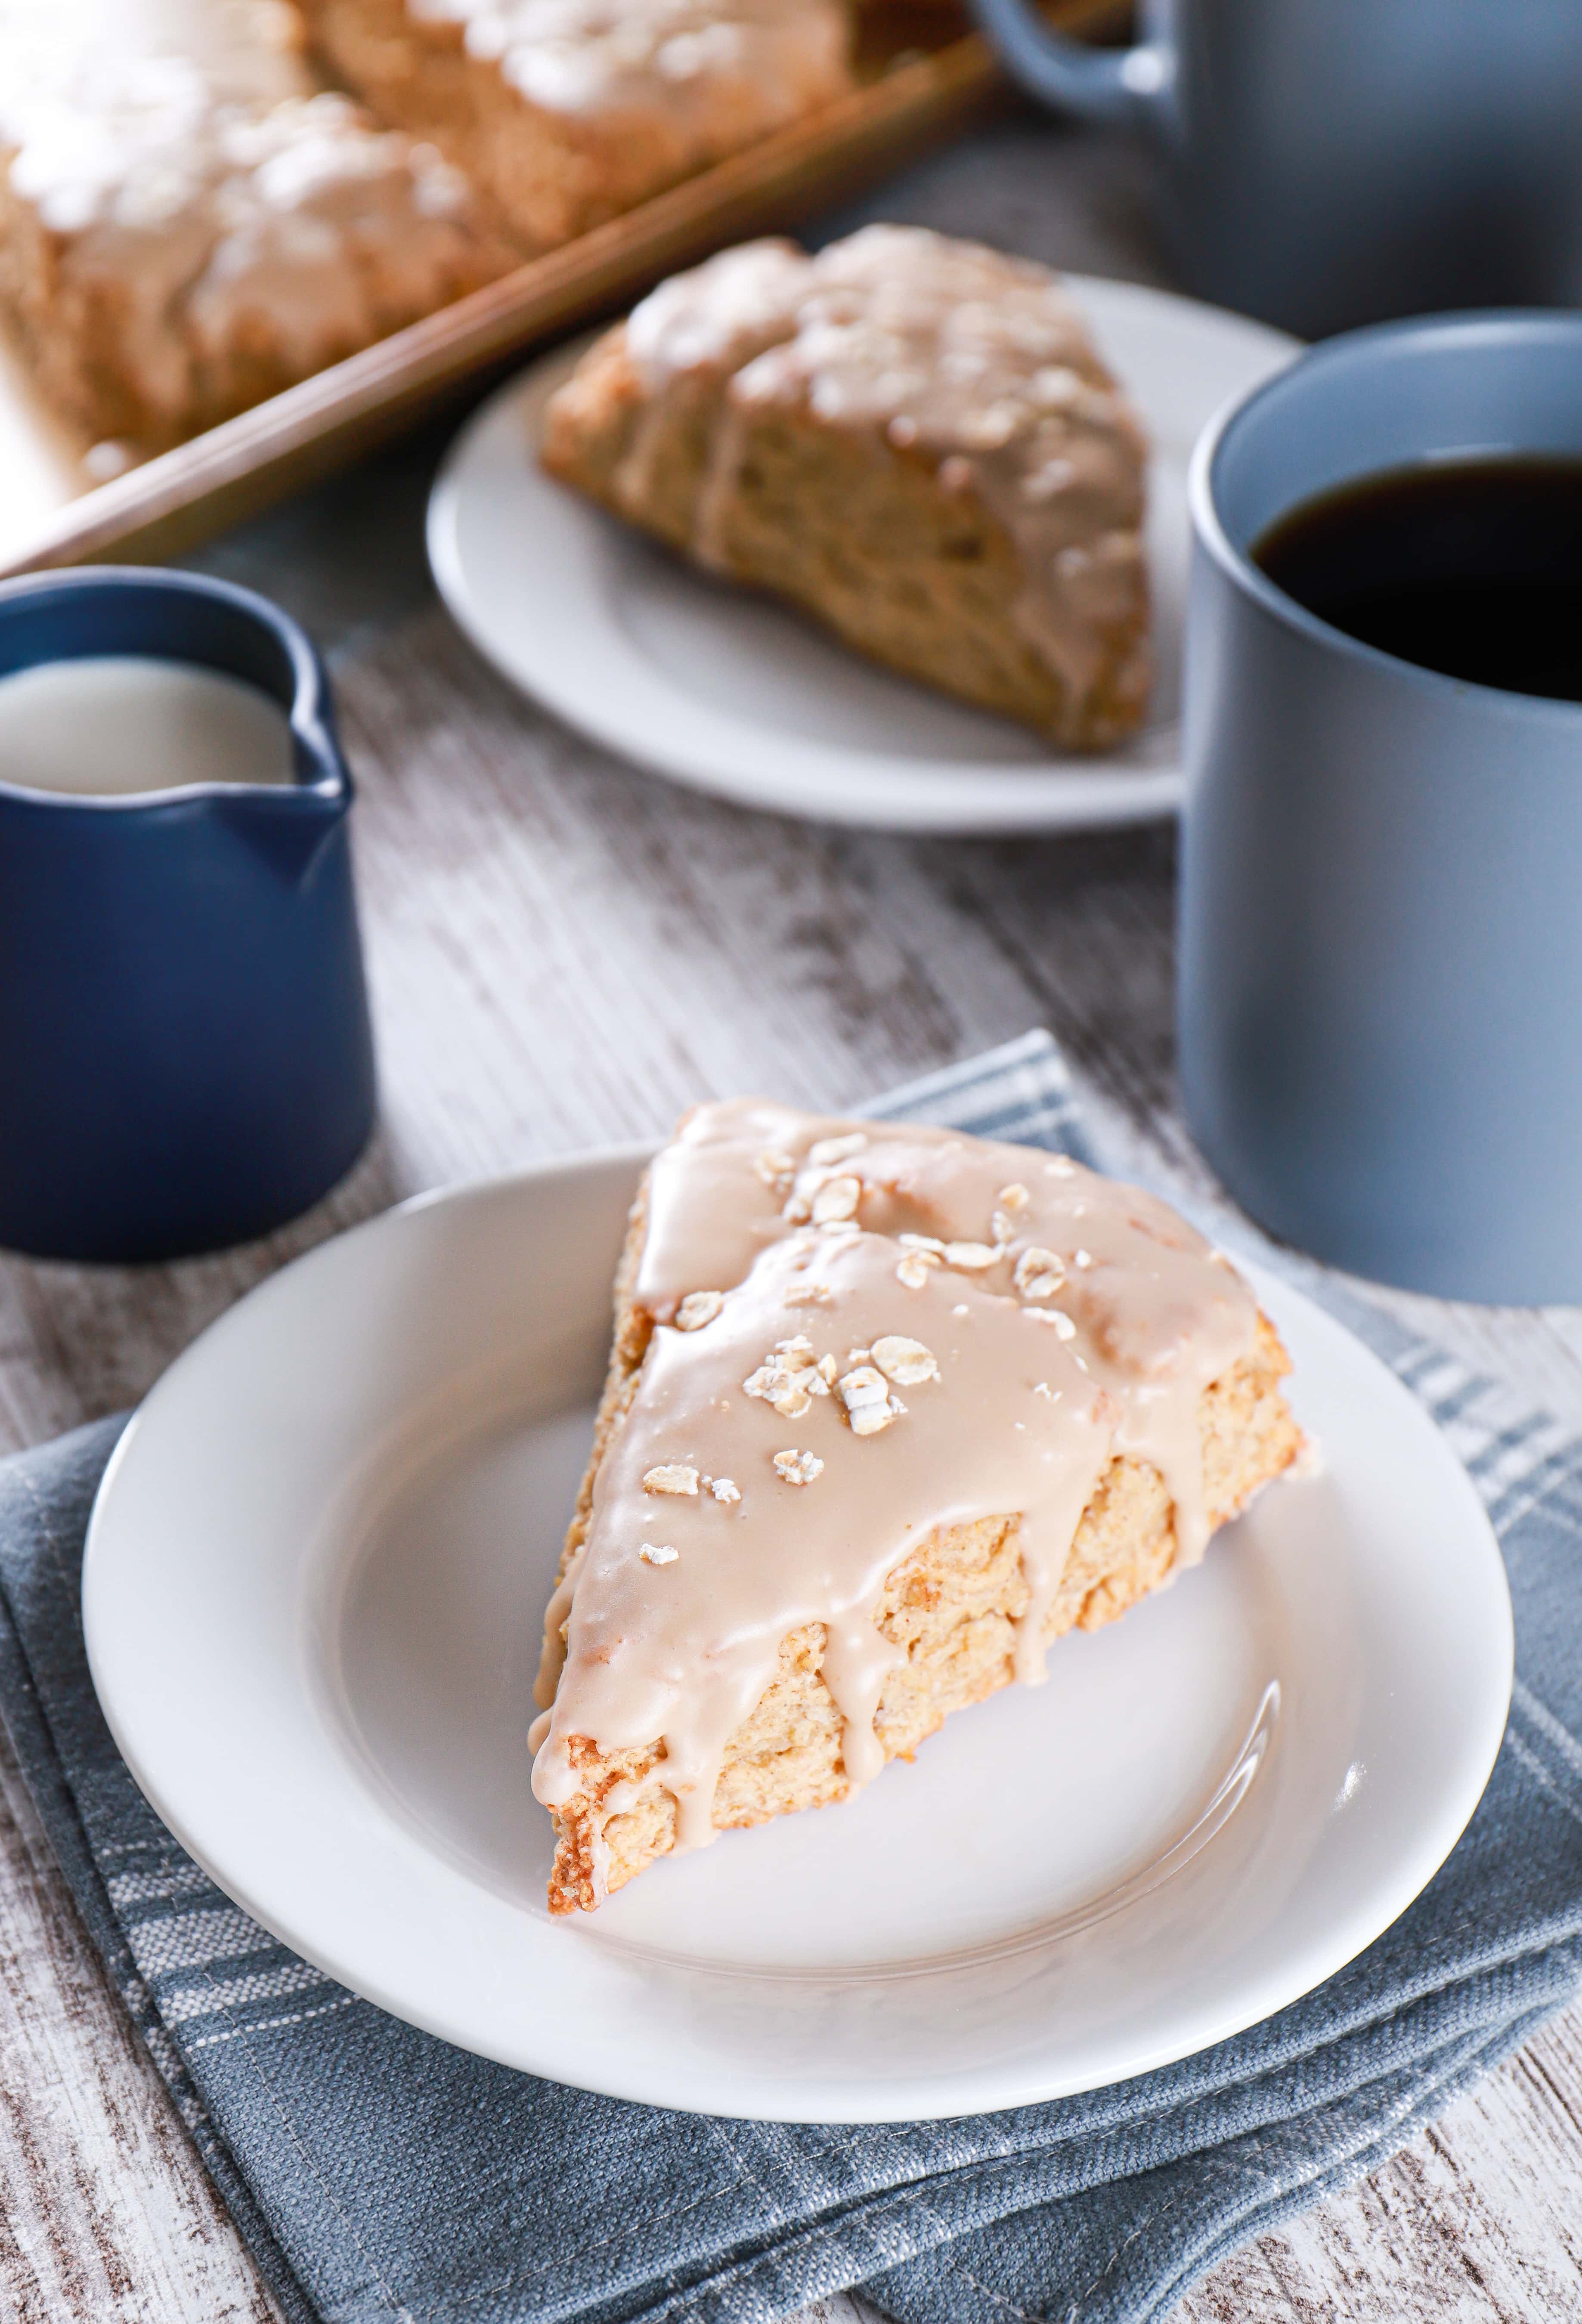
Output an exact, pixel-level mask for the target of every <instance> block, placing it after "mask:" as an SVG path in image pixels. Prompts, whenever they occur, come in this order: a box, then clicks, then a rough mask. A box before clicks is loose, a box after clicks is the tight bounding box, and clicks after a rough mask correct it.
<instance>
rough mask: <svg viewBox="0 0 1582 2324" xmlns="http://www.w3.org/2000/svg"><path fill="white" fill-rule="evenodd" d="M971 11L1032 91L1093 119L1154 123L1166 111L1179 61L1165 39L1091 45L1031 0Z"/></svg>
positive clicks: (987, 2) (988, 2) (977, 3)
mask: <svg viewBox="0 0 1582 2324" xmlns="http://www.w3.org/2000/svg"><path fill="white" fill-rule="evenodd" d="M972 13H973V14H974V15H975V16H976V19H977V22H978V25H979V28H980V30H981V31H982V32H985V34H986V35H987V37H988V39H989V41H990V42H991V43H992V44H993V46H994V47H995V50H996V51H998V54H999V56H1000V59H1001V61H1002V62H1003V63H1004V65H1005V67H1006V69H1008V70H1009V72H1010V73H1011V75H1012V77H1013V78H1014V79H1015V80H1018V81H1020V83H1021V84H1022V88H1024V89H1026V90H1027V92H1028V94H1029V95H1030V96H1032V97H1041V99H1042V100H1043V102H1044V104H1045V105H1052V106H1057V107H1059V110H1060V111H1061V112H1063V113H1076V114H1079V115H1081V116H1082V117H1083V119H1084V120H1087V121H1121V122H1131V123H1135V122H1139V121H1147V120H1150V119H1152V118H1154V117H1156V116H1158V115H1161V114H1162V113H1163V111H1164V109H1165V106H1166V104H1167V102H1168V98H1169V93H1170V83H1171V80H1172V78H1173V77H1174V64H1175V60H1174V57H1173V55H1172V53H1171V51H1170V49H1169V48H1167V47H1165V46H1164V45H1163V44H1162V43H1161V42H1155V41H1144V42H1140V43H1139V44H1138V45H1137V46H1136V47H1135V48H1131V49H1090V48H1089V47H1088V46H1087V43H1086V42H1082V41H1073V40H1069V39H1068V38H1067V36H1066V34H1065V33H1064V32H1055V31H1054V30H1053V29H1052V27H1051V26H1050V25H1049V24H1047V23H1045V22H1044V20H1043V18H1042V16H1041V14H1039V12H1038V10H1037V9H1036V8H1035V7H1033V6H1032V5H1031V0H972Z"/></svg>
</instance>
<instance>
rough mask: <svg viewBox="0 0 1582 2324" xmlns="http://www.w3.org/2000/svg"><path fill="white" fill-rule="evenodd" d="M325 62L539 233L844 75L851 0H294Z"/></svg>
mask: <svg viewBox="0 0 1582 2324" xmlns="http://www.w3.org/2000/svg"><path fill="white" fill-rule="evenodd" d="M305 5H306V7H307V10H308V14H309V18H310V23H311V24H312V27H313V31H314V37H315V39H316V40H317V42H318V44H319V49H320V51H321V52H322V54H323V55H324V57H325V58H326V60H327V61H328V64H329V66H330V68H331V69H332V71H333V73H334V75H335V78H337V79H338V80H342V81H344V82H345V83H346V85H347V88H351V89H354V90H355V91H356V94H357V95H358V96H359V97H363V98H364V99H365V102H366V103H367V104H369V105H371V106H373V107H374V109H375V112H377V113H379V114H380V115H382V116H383V117H384V119H385V120H387V121H390V122H393V123H394V124H397V125H399V126H400V127H402V128H404V129H408V130H411V131H412V132H413V133H414V134H416V135H418V136H421V137H428V138H431V139H432V140H433V142H434V143H435V144H436V145H438V146H439V148H440V149H441V150H442V151H443V152H446V153H447V154H449V157H450V159H451V160H452V161H455V162H456V163H458V166H460V167H461V168H463V169H465V170H466V171H467V174H468V176H469V177H470V178H471V179H472V180H474V181H475V183H476V184H478V185H480V186H482V187H483V188H484V189H486V191H487V193H488V194H489V195H490V197H491V198H493V199H494V200H495V202H496V203H497V204H498V206H499V209H500V212H501V215H502V216H503V217H504V218H505V219H506V221H507V222H508V223H509V225H510V227H511V229H512V232H513V234H514V235H517V236H518V237H519V238H520V240H521V241H522V242H523V244H524V245H525V246H526V247H527V248H529V249H531V250H550V249H553V248H555V247H556V246H557V245H558V244H560V243H563V242H567V241H569V239H570V238H571V237H572V236H573V235H579V234H585V233H586V232H587V229H588V228H589V227H590V226H598V225H600V224H601V223H602V222H603V221H604V220H605V219H606V218H611V217H617V216H618V215H619V214H620V213H621V212H622V211H624V210H629V209H631V208H634V206H635V205H636V204H637V203H639V202H643V201H646V200H647V199H648V198H649V197H650V196H651V195H652V194H657V193H660V192H661V191H662V190H663V189H664V188H665V187H667V186H671V185H675V184H676V183H678V182H679V180H681V179H683V178H688V177H691V176H692V175H694V174H695V172H697V171H699V170H704V169H707V168H708V166H709V165H710V164H711V163H712V162H715V161H723V160H724V159H725V157H726V155H727V154H729V153H735V152H738V151H740V149H741V148H742V147H744V146H746V145H751V144H754V143H757V141H758V140H759V139H761V138H763V137H766V136H768V135H769V134H770V133H771V131H772V130H776V129H781V128H783V127H785V126H786V125H787V124H789V123H791V122H793V121H797V120H800V118H801V117H802V115H805V114H809V113H813V112H816V111H818V110H819V108H820V107H821V106H826V105H828V104H830V103H831V102H832V101H833V100H834V99H835V98H837V97H844V96H845V95H847V92H848V91H849V90H850V89H851V88H852V87H853V81H852V77H851V68H850V64H849V60H848V49H849V39H850V34H849V26H848V23H847V13H846V7H845V0H305Z"/></svg>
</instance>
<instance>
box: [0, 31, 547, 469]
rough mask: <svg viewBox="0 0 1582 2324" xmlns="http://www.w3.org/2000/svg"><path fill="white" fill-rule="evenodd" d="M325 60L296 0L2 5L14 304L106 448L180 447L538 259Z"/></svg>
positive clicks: (31, 348) (7, 299) (74, 413)
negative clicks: (340, 91) (489, 221)
mask: <svg viewBox="0 0 1582 2324" xmlns="http://www.w3.org/2000/svg"><path fill="white" fill-rule="evenodd" d="M302 48H303V35H302V27H301V19H300V18H299V17H298V16H297V14H296V12H295V10H294V9H292V8H290V7H288V6H285V5H281V0H0V304H3V305H4V307H5V309H7V310H8V311H9V314H10V316H11V317H12V318H13V320H14V325H15V327H17V330H18V332H19V334H20V337H21V338H22V340H23V346H25V348H26V351H27V353H28V355H29V358H30V360H31V363H32V367H33V368H34V370H35V371H36V373H37V374H38V377H39V379H40V382H41V383H42V386H43V388H44V391H45V392H46V393H47V394H48V396H49V397H50V399H51V401H52V402H53V403H54V404H55V405H56V407H57V408H58V409H59V410H61V411H62V412H64V413H65V414H67V415H68V416H69V418H70V419H72V420H75V421H76V422H77V423H78V424H79V426H80V427H82V428H83V429H85V430H86V431H87V432H88V435H89V436H90V438H97V439H101V440H105V441H107V442H110V443H116V444H123V445H125V447H128V449H129V450H132V451H135V452H137V453H143V452H146V451H150V450H155V449H160V448H162V447H166V446H168V445H171V444H174V443H177V442H179V441H180V439H181V438H184V437H187V436H190V435H192V434H195V433H196V432H197V431H198V430H199V429H203V428H207V427H210V426H212V425H213V424H214V423H215V422H216V421H217V420H223V419H227V418H228V417H229V416H230V415H231V414H232V413H234V412H236V411H240V410H244V409H245V407H246V406H248V405H249V404H252V403H255V402H257V401H260V400H261V399H262V398H263V397H264V396H266V395H271V394H273V393H274V392H276V391H277V390H278V389H280V388H282V387H286V386H290V385H291V384H292V383H294V382H296V381H298V380H301V379H304V378H306V377H308V376H309V375H310V374H311V373H313V372H316V371H319V370H321V369H322V368H323V367H324V366H325V365H326V364H331V363H335V362H337V361H338V360H339V358H340V357H342V356H343V355H351V354H354V353H355V352H356V350H357V349H359V348H361V347H365V346H368V345H369V344H370V343H371V342H372V341H374V340H375V339H378V338H382V337H384V336H385V335H386V334H387V333H388V332H391V331H393V330H398V329H400V328H401V327H402V325H403V324H406V323H410V322H412V321H415V320H416V319H417V318H419V317H420V316H422V315H427V314H430V313H431V312H432V311H433V310H434V309H436V308H438V307H440V306H443V305H445V304H446V303H447V302H448V301H449V300H452V299H455V298H458V297H459V296H460V295H461V294H462V293H463V292H465V291H470V290H473V289H475V288H476V286H477V285H478V284H479V283H481V282H485V281H488V280H490V279H491V278H492V277H493V276H495V275H496V274H499V273H501V272H504V271H505V269H506V268H507V267H509V266H510V265H512V264H513V263H516V254H514V253H513V251H512V250H511V248H510V247H509V246H508V244H506V243H505V242H504V239H503V238H502V237H500V236H499V235H495V234H493V233H491V232H490V231H489V230H488V228H487V227H486V224H485V223H484V222H483V220H482V219H481V218H480V217H479V215H478V212H477V205H476V201H475V199H474V198H473V196H472V194H471V192H470V190H469V189H468V187H467V184H466V182H465V181H464V180H463V179H462V178H461V176H460V174H459V173H458V171H456V170H454V169H452V168H451V167H450V165H449V163H448V162H446V161H444V160H443V159H442V158H441V156H440V155H439V153H438V152H435V150H434V149H433V148H432V147H431V146H422V145H415V144H414V143H412V140H411V139H410V138H408V137H406V136H404V135H402V134H399V133H393V132H390V131H386V130H383V129H380V128H378V127H376V126H375V124H374V123H373V122H372V121H371V120H370V119H369V117H368V115H366V114H365V113H364V112H362V110H361V109H360V108H359V107H358V106H356V105H354V104H353V103H352V101H351V100H350V99H349V98H348V97H340V96H336V95H333V94H329V93H325V92H322V91H320V90H319V88H317V86H316V83H315V81H314V79H313V78H312V76H311V75H310V72H309V70H308V69H307V66H306V64H305V63H304V61H303V56H302Z"/></svg>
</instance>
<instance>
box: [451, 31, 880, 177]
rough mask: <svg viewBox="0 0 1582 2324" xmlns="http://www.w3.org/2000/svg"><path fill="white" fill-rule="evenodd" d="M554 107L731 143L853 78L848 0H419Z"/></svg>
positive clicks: (528, 93)
mask: <svg viewBox="0 0 1582 2324" xmlns="http://www.w3.org/2000/svg"><path fill="white" fill-rule="evenodd" d="M407 6H408V14H410V15H411V16H412V18H413V20H414V21H415V22H416V23H440V24H458V25H459V26H460V27H461V28H462V40H463V43H464V45H465V47H466V49H467V54H468V55H469V56H471V57H475V58H478V59H485V60H489V61H490V62H492V63H494V64H495V66H496V67H497V69H498V70H499V72H500V74H501V77H502V78H504V81H505V82H506V83H507V84H508V86H510V87H511V88H514V89H516V90H517V91H518V93H519V94H520V95H521V96H523V97H525V98H527V100H528V101H529V103H531V104H532V105H535V106H540V107H541V109H542V110H544V111H546V112H549V113H556V114H561V115H567V116H569V117H573V118H575V117H581V118H583V119H587V120H595V119H599V118H601V117H603V118H604V119H606V120H608V119H610V118H613V117H615V116H618V115H622V114H631V115H634V117H635V118H636V119H638V120H639V121H640V122H641V123H642V124H643V133H644V134H646V135H648V136H651V137H652V135H653V134H656V131H657V132H658V133H659V134H668V135H669V136H670V137H671V139H672V140H673V141H675V142H676V143H678V145H679V147H680V148H681V149H683V150H684V151H687V152H693V151H696V152H709V151H712V150H714V149H716V148H718V149H719V150H721V151H724V150H726V148H728V147H730V146H734V145H736V144H739V143H745V141H746V140H747V139H748V138H751V137H753V136H754V135H756V136H763V135H764V134H767V132H768V131H769V130H771V129H772V128H775V127H778V126H779V125H780V124H781V123H782V122H787V121H792V120H795V119H797V118H798V117H799V116H800V115H801V114H803V113H806V112H808V111H809V110H810V108H811V107H812V106H815V105H818V104H821V103H826V102H828V100H829V99H830V98H831V97H837V96H839V95H841V94H842V93H843V92H844V90H845V89H846V88H847V87H848V85H849V79H848V74H847V41H848V37H849V36H848V29H847V18H846V14H845V12H844V10H843V9H842V8H841V7H840V6H839V5H837V0H407Z"/></svg>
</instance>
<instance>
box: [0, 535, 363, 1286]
mask: <svg viewBox="0 0 1582 2324" xmlns="http://www.w3.org/2000/svg"><path fill="white" fill-rule="evenodd" d="M103 655H114V656H123V655H136V656H149V657H153V658H155V659H161V660H165V661H179V662H184V663H188V664H197V665H199V667H200V668H203V669H209V670H214V671H217V672H219V673H222V674H224V675H226V676H229V677H233V678H240V679H243V680H245V681H246V682H248V683H249V684H250V685H251V686H253V687H259V688H261V689H262V690H263V692H264V694H265V695H267V696H271V697H272V698H273V701H274V702H275V703H277V704H278V705H280V707H281V709H282V711H283V712H284V713H285V715H286V717H287V719H288V720H289V728H290V741H291V759H292V771H293V774H294V779H292V780H290V781H286V782H276V783H270V784H253V783H248V782H242V783H238V782H236V781H235V780H227V779H225V775H226V770H223V769H221V768H216V770H215V778H216V779H214V780H213V781H208V780H199V781H196V782H194V781H191V780H190V779H184V780H183V781H182V783H181V785H180V787H179V788H169V789H156V790H142V791H138V792H136V793H134V794H131V795H128V796H125V797H108V796H93V797H74V796H61V795H60V794H58V793H55V792H46V791H43V790H39V789H32V788H19V787H17V786H14V785H12V784H8V783H7V782H5V781H4V780H0V1091H4V1093H5V1100H4V1105H3V1107H0V1244H7V1245H9V1246H11V1247H12V1248H13V1249H15V1250H24V1251H29V1252H32V1253H34V1254H37V1255H41V1256H47V1257H51V1258H60V1259H117V1260H132V1259H169V1258H172V1257H175V1256H178V1255H180V1254H181V1253H185V1252H190V1251H199V1250H214V1249H217V1248H219V1247H221V1246H223V1245H225V1244H227V1243H235V1242H239V1241H242V1240H245V1239H247V1238H249V1237H251V1236H254V1235H259V1234H263V1233H264V1232H266V1231H268V1230H269V1229H271V1228H273V1227H275V1226H278V1225H280V1224H281V1223H282V1222H283V1221H284V1220H286V1219H289V1218H291V1216H293V1215H294V1214H295V1213H297V1212H299V1211H301V1210H304V1209H306V1208H307V1206H308V1205H309V1204H310V1203H313V1202H315V1201H317V1199H318V1198H319V1195H321V1194H324V1193H326V1192H327V1191H328V1188H329V1187H330V1186H331V1185H333V1184H334V1183H335V1181H336V1180H337V1179H338V1178H339V1177H340V1176H342V1175H343V1173H344V1172H345V1171H346V1170H347V1169H348V1168H349V1167H350V1166H351V1164H352V1163H353V1162H354V1161H355V1160H356V1157H357V1155H358V1154H359V1153H360V1152H361V1150H362V1148H363V1147H364V1145H365V1142H366V1140H367V1137H368V1134H369V1130H370V1129H371V1127H372V1124H373V1120H374V1105H375V1087H374V1056H373V1041H372V1035H371V1031H370V1028H369V1021H368V1004H367V995H366V991H365V985H364V979H363V964H362V955H361V951H360V948H359V944H358V936H357V924H356V907H355V903H354V900H353V894H352V877H351V864H350V859H349V855H348V852H347V810H348V808H349V807H350V805H351V797H352V786H351V778H350V776H349V774H348V773H347V767H346V762H345V761H344V760H343V758H342V756H341V753H340V749H339V746H338V743H337V741H336V738H335V731H334V726H333V724H332V720H331V712H330V704H329V696H328V684H327V680H326V678H325V675H324V670H323V668H322V666H321V664H320V662H319V657H318V655H317V653H316V652H315V651H314V649H313V647H312V645H311V643H310V641H309V640H308V638H307V636H306V635H305V634H304V632H302V631H301V629H300V628H299V627H298V626H297V624H296V623H295V622H291V621H290V620H288V619H287V618H286V616H285V615H284V614H283V613H281V612H279V611H278V609H277V608H276V607H274V606H273V605H271V604H268V603H267V602H266V601H265V600H264V598H262V597H257V596H254V595H253V594H252V593H251V592H250V591H247V590H245V589H238V588H235V587H232V586H230V585H229V584H227V583H226V582H222V581H211V580H207V579H203V578H201V577H199V576H196V575H191V574H184V573H171V572H161V571H142V570H138V569H136V568H132V567H107V568H104V569H99V570H94V569H88V570H82V571H78V572H70V573H64V574H60V575H51V576H42V577H39V578H36V579H33V578H29V579H24V580H20V581H14V582H9V583H6V584H5V585H3V586H0V678H5V677H6V676H9V675H11V674H12V673H14V672H18V671H23V670H26V669H32V667H33V666H35V665H38V664H42V663H60V662H63V661H69V660H71V659H81V658H83V657H87V656H96V657H97V656H103ZM0 715H4V714H3V712H0ZM187 771H188V772H190V770H187Z"/></svg>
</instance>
